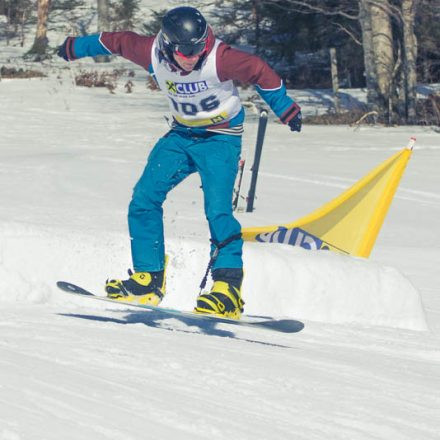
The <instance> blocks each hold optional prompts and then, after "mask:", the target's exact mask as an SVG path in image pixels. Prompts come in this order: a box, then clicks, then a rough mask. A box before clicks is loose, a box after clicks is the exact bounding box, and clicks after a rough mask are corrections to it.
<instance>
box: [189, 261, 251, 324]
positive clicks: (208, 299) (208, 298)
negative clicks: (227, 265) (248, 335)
mask: <svg viewBox="0 0 440 440" xmlns="http://www.w3.org/2000/svg"><path fill="white" fill-rule="evenodd" d="M212 279H213V280H214V284H213V286H212V288H211V291H210V292H209V293H202V294H201V295H199V296H198V298H197V305H196V307H195V309H194V311H195V312H196V313H206V314H210V315H217V316H221V317H223V318H229V319H240V317H241V314H242V313H243V306H244V301H243V300H242V299H241V283H242V281H243V269H215V270H213V272H212Z"/></svg>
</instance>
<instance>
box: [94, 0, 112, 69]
mask: <svg viewBox="0 0 440 440" xmlns="http://www.w3.org/2000/svg"><path fill="white" fill-rule="evenodd" d="M97 2H98V3H97V7H98V32H105V31H109V30H110V16H109V3H108V0H97ZM95 60H96V62H98V63H108V62H109V61H110V57H108V56H105V55H100V56H97V57H96V58H95Z"/></svg>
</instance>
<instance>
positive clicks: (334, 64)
mask: <svg viewBox="0 0 440 440" xmlns="http://www.w3.org/2000/svg"><path fill="white" fill-rule="evenodd" d="M330 71H331V74H332V86H333V100H334V103H335V111H336V113H339V112H340V105H339V78H338V59H337V57H336V49H335V48H334V47H331V48H330Z"/></svg>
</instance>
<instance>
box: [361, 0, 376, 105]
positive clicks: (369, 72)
mask: <svg viewBox="0 0 440 440" xmlns="http://www.w3.org/2000/svg"><path fill="white" fill-rule="evenodd" d="M359 22H360V25H361V29H362V47H363V50H364V65H365V66H364V67H365V82H366V86H367V102H368V106H369V108H370V110H373V111H380V108H379V105H378V103H379V96H378V90H379V86H378V84H377V74H376V67H375V63H374V50H373V30H372V27H371V8H370V4H369V1H368V0H359Z"/></svg>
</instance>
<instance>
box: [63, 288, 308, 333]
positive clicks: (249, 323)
mask: <svg viewBox="0 0 440 440" xmlns="http://www.w3.org/2000/svg"><path fill="white" fill-rule="evenodd" d="M57 287H58V288H59V289H61V290H62V291H63V292H65V293H69V294H71V295H75V296H80V297H82V298H90V299H94V300H98V301H105V302H109V303H113V304H119V305H124V306H128V307H133V308H136V309H142V310H144V311H145V312H157V313H158V314H160V315H163V316H164V317H166V316H169V317H173V316H174V317H176V318H179V317H180V318H188V319H189V320H190V321H193V322H197V321H201V322H203V321H204V322H205V323H209V322H211V323H219V324H229V325H235V326H245V327H257V328H263V329H270V330H274V331H279V332H282V333H296V332H298V331H300V330H302V328H303V327H304V325H303V324H302V323H301V322H299V321H296V320H291V319H281V320H276V319H272V318H268V317H255V316H247V315H244V316H242V318H241V319H240V320H235V319H229V318H222V317H220V316H215V315H205V314H200V313H195V312H189V311H183V310H177V309H171V308H167V307H159V306H151V305H144V304H138V303H133V302H128V301H119V300H113V299H111V298H107V297H105V296H99V295H95V294H94V293H92V292H90V291H88V290H86V289H83V288H82V287H80V286H77V285H76V284H72V283H69V282H66V281H58V282H57Z"/></svg>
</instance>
